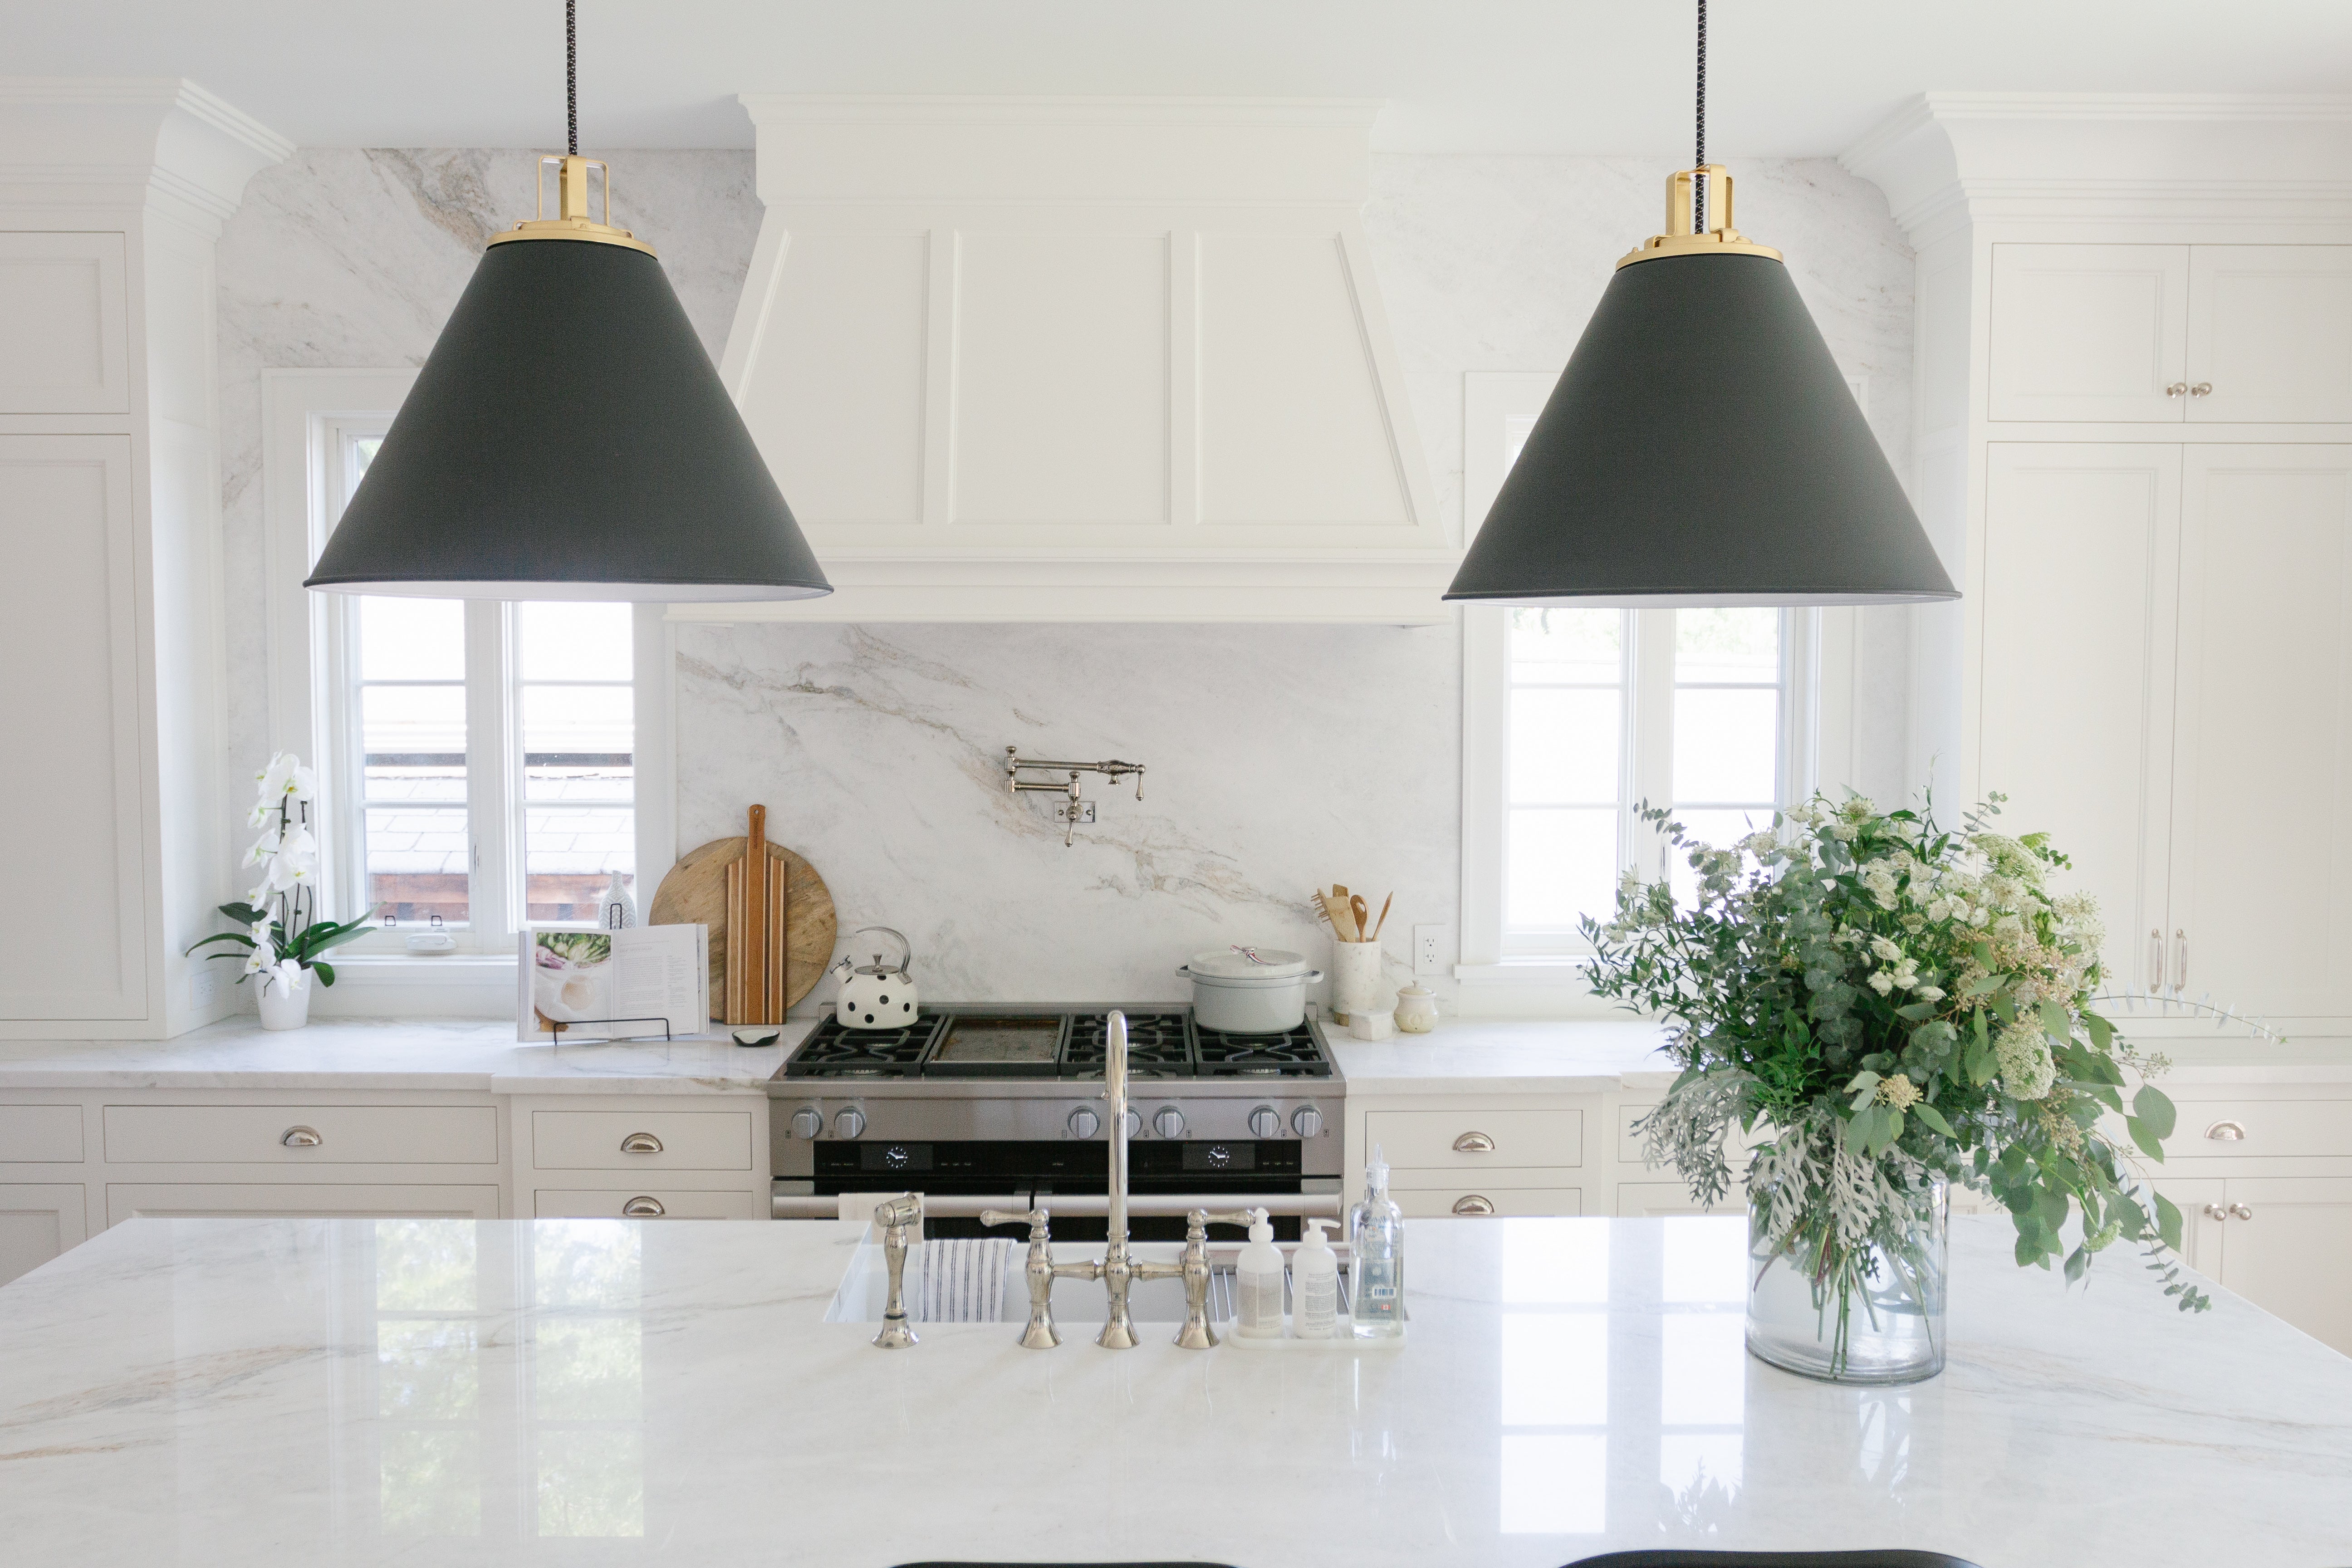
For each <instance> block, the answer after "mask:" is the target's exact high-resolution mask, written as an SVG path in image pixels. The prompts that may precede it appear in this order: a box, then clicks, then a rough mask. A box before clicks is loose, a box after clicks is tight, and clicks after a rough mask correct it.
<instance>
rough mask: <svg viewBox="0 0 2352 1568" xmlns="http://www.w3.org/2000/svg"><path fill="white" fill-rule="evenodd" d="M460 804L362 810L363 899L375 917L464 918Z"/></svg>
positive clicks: (463, 816)
mask: <svg viewBox="0 0 2352 1568" xmlns="http://www.w3.org/2000/svg"><path fill="white" fill-rule="evenodd" d="M467 842H468V841H467V832H466V813H465V809H464V808H463V807H462V806H461V807H458V808H456V809H451V808H448V807H446V806H444V807H428V808H419V807H414V806H390V807H386V806H371V807H370V808H369V809H368V814H367V887H368V892H367V897H368V902H369V903H371V904H377V905H381V906H382V907H381V908H379V909H378V910H376V911H375V915H374V918H375V919H376V920H379V921H381V920H382V919H383V917H384V916H386V915H391V916H393V917H394V918H395V919H397V920H398V921H401V923H402V924H404V925H405V924H409V923H411V922H418V923H421V922H424V921H429V920H430V919H431V918H432V917H433V916H435V915H439V916H440V917H441V918H442V920H443V921H446V922H448V923H449V924H452V925H456V924H457V923H459V922H461V921H464V920H465V918H466V908H467V900H466V890H467V884H466V869H467V858H468V851H467Z"/></svg>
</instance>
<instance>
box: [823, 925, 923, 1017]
mask: <svg viewBox="0 0 2352 1568" xmlns="http://www.w3.org/2000/svg"><path fill="white" fill-rule="evenodd" d="M867 931H879V932H881V933H882V934H883V935H884V936H887V937H888V938H889V939H890V940H891V941H893V942H897V943H898V950H899V952H898V963H884V962H882V955H881V954H880V953H878V952H877V953H876V954H875V955H874V962H873V963H864V964H859V963H851V962H850V961H849V960H848V959H846V958H845V959H843V960H842V961H841V962H840V963H836V964H835V965H834V966H833V967H834V971H835V973H838V974H839V975H840V976H841V994H839V995H838V996H836V997H835V999H834V1004H833V1016H835V1017H836V1018H838V1019H840V1020H841V1022H842V1026H844V1027H845V1028H851V1029H903V1028H905V1027H907V1026H908V1025H910V1024H912V1023H913V1022H914V1021H915V1008H916V1006H917V1005H918V1002H917V999H916V995H915V977H914V975H913V974H911V973H908V970H909V967H910V966H911V965H912V964H913V963H914V962H915V944H914V943H913V942H908V940H907V939H906V938H905V937H903V936H900V935H899V934H898V932H897V931H892V930H891V929H890V928H889V927H888V926H859V927H858V928H857V930H856V931H854V932H852V933H851V935H853V936H864V935H865V934H866V932H867Z"/></svg>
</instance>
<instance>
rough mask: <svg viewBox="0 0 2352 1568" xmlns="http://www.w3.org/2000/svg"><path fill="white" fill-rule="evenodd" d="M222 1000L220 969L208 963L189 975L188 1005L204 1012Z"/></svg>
mask: <svg viewBox="0 0 2352 1568" xmlns="http://www.w3.org/2000/svg"><path fill="white" fill-rule="evenodd" d="M219 1000H220V971H219V970H217V969H215V968H214V967H213V966H212V965H211V964H209V963H207V964H205V965H203V966H202V967H201V968H198V969H197V970H195V971H194V973H191V974H190V975H189V976H188V1005H189V1007H191V1008H192V1009H194V1010H195V1011H198V1012H202V1011H203V1010H204V1009H205V1008H206V1007H209V1006H211V1005H213V1004H214V1003H215V1002H217V1001H219Z"/></svg>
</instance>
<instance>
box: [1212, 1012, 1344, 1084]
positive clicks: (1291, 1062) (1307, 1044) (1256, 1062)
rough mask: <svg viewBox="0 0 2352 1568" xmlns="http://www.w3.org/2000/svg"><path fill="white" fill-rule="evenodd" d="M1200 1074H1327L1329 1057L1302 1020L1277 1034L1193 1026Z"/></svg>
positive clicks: (1326, 1075) (1273, 1076) (1303, 1075)
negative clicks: (1229, 1031) (1250, 1033)
mask: <svg viewBox="0 0 2352 1568" xmlns="http://www.w3.org/2000/svg"><path fill="white" fill-rule="evenodd" d="M1193 1036H1194V1039H1193V1055H1194V1056H1195V1058H1197V1059H1198V1060H1199V1062H1200V1066H1199V1068H1197V1069H1195V1070H1196V1071H1198V1073H1199V1074H1200V1076H1201V1077H1202V1078H1329V1077H1330V1076H1331V1058H1329V1057H1327V1056H1325V1055H1324V1054H1323V1047H1321V1046H1320V1045H1318V1044H1317V1043H1316V1040H1315V1031H1314V1030H1313V1029H1312V1028H1310V1027H1308V1026H1307V1025H1305V1024H1301V1025H1299V1026H1297V1028H1295V1029H1290V1030H1286V1032H1284V1033H1282V1034H1279V1035H1235V1034H1230V1033H1228V1032H1226V1031H1225V1030H1223V1029H1204V1028H1202V1027H1200V1026H1198V1025H1195V1026H1194V1027H1193Z"/></svg>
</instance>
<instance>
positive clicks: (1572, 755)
mask: <svg viewBox="0 0 2352 1568" xmlns="http://www.w3.org/2000/svg"><path fill="white" fill-rule="evenodd" d="M1621 702H1622V697H1621V696H1620V695H1619V693H1618V691H1617V689H1615V688H1614V687H1601V688H1598V689H1595V688H1591V687H1546V686H1530V687H1522V688H1520V689H1517V690H1516V691H1514V692H1512V693H1511V804H1512V805H1538V804H1560V805H1568V804H1576V805H1612V804H1614V803H1615V801H1616V799H1617V741H1618V718H1619V705H1620V703H1621Z"/></svg>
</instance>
